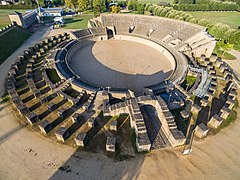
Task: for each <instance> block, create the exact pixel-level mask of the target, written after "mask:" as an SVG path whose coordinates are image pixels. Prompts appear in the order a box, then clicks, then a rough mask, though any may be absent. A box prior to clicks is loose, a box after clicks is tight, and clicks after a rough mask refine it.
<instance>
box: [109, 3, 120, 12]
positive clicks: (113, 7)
mask: <svg viewBox="0 0 240 180" xmlns="http://www.w3.org/2000/svg"><path fill="white" fill-rule="evenodd" d="M120 12H121V8H120V7H119V6H115V5H114V6H112V7H111V13H120Z"/></svg>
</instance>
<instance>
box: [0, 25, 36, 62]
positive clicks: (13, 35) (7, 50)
mask: <svg viewBox="0 0 240 180" xmlns="http://www.w3.org/2000/svg"><path fill="white" fill-rule="evenodd" d="M30 35H31V33H30V32H27V31H26V30H24V29H22V28H20V27H15V28H14V29H12V30H10V31H8V32H6V33H5V34H4V35H0V42H1V43H0V64H2V63H3V62H4V61H5V60H6V58H7V57H8V56H10V55H11V54H12V53H13V52H14V51H15V50H16V49H17V48H18V47H19V46H20V45H21V44H22V43H23V42H24V41H25V40H26V39H27V38H28V37H30Z"/></svg>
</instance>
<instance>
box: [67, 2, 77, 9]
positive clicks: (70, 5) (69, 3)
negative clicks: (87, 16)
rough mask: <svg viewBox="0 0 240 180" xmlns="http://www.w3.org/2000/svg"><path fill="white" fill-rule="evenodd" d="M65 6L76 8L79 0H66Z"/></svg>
mask: <svg viewBox="0 0 240 180" xmlns="http://www.w3.org/2000/svg"><path fill="white" fill-rule="evenodd" d="M65 4H66V6H67V7H68V8H76V7H77V4H78V1H77V0H65Z"/></svg>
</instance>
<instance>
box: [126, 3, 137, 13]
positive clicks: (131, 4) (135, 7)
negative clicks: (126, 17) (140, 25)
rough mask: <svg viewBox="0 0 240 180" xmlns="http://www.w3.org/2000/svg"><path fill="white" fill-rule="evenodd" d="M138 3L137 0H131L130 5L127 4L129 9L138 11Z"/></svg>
mask: <svg viewBox="0 0 240 180" xmlns="http://www.w3.org/2000/svg"><path fill="white" fill-rule="evenodd" d="M137 4H138V2H137V0H129V1H128V5H127V7H128V10H133V11H136V10H137Z"/></svg>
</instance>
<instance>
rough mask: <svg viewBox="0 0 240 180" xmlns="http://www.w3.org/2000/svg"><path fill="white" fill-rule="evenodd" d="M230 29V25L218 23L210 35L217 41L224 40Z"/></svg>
mask: <svg viewBox="0 0 240 180" xmlns="http://www.w3.org/2000/svg"><path fill="white" fill-rule="evenodd" d="M229 29H230V27H229V25H226V24H222V23H216V24H215V25H214V26H213V27H212V28H211V29H210V31H209V33H210V34H211V35H212V36H214V37H215V38H216V39H219V40H221V39H224V36H225V33H226V32H227V31H228V30H229Z"/></svg>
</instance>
